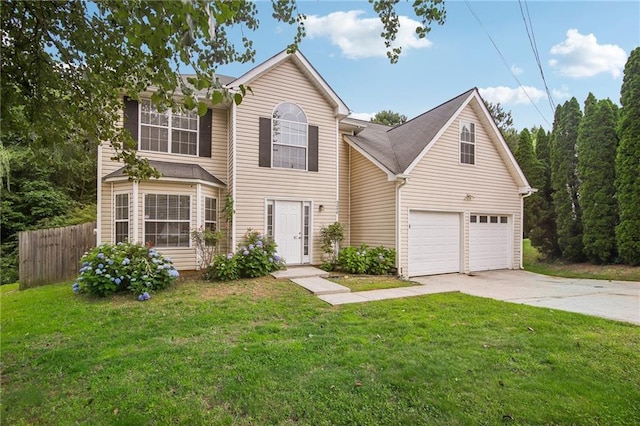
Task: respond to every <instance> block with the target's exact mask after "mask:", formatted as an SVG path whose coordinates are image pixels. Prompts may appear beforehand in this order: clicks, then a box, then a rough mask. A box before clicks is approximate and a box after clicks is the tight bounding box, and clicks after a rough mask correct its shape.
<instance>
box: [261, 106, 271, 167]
mask: <svg viewBox="0 0 640 426" xmlns="http://www.w3.org/2000/svg"><path fill="white" fill-rule="evenodd" d="M258 143H259V146H260V154H259V156H258V157H259V159H258V165H259V166H260V167H271V119H270V118H266V117H260V134H259V136H258Z"/></svg>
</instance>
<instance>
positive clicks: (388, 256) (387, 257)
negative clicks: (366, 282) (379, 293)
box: [367, 246, 396, 275]
mask: <svg viewBox="0 0 640 426" xmlns="http://www.w3.org/2000/svg"><path fill="white" fill-rule="evenodd" d="M367 258H368V261H367V265H368V270H367V273H368V274H370V275H384V274H388V273H389V271H391V269H392V268H393V267H394V264H395V262H396V251H395V250H394V249H388V248H386V247H383V246H380V247H375V248H372V249H370V250H368V251H367Z"/></svg>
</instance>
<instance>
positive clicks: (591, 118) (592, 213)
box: [578, 93, 618, 263]
mask: <svg viewBox="0 0 640 426" xmlns="http://www.w3.org/2000/svg"><path fill="white" fill-rule="evenodd" d="M616 121H617V117H616V111H615V109H614V107H613V103H612V102H611V101H610V100H608V99H607V100H601V101H595V97H594V96H593V94H591V93H589V96H588V97H587V101H585V106H584V117H583V118H582V121H581V123H580V131H579V134H578V177H579V180H580V206H581V207H582V226H583V234H582V242H583V244H584V254H585V256H586V257H587V258H588V259H589V260H590V261H591V262H594V263H609V262H611V261H613V260H614V259H615V257H616V239H615V228H616V225H617V224H618V205H617V201H616V189H615V184H614V181H615V158H616V148H617V146H618V138H617V136H616Z"/></svg>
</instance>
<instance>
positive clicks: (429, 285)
mask: <svg viewBox="0 0 640 426" xmlns="http://www.w3.org/2000/svg"><path fill="white" fill-rule="evenodd" d="M272 275H273V276H274V277H276V278H288V279H290V280H291V281H293V282H295V283H296V284H298V285H301V286H302V287H304V288H306V289H307V290H309V291H310V292H311V293H313V294H315V295H317V296H318V297H319V298H320V299H322V300H324V301H325V302H327V303H329V304H331V305H343V304H348V303H362V302H372V301H376V300H385V299H398V298H403V297H411V296H422V295H425V294H435V293H446V292H462V293H465V294H469V295H472V296H479V297H488V298H491V299H496V300H502V301H505V302H511V303H521V304H525V305H531V306H538V307H545V308H550V309H558V310H561V311H569V312H577V313H582V314H586V315H592V316H597V317H602V318H607V319H613V320H618V321H625V322H629V323H633V324H638V325H640V282H629V281H606V280H588V279H576V278H559V277H550V276H546V275H539V274H534V273H531V272H526V271H519V270H515V271H514V270H506V271H486V272H479V273H475V274H473V275H464V274H446V275H433V276H427V277H417V278H413V281H415V282H416V283H418V285H416V286H412V287H400V288H390V289H384V290H370V291H359V292H354V293H351V292H350V290H349V289H348V288H347V287H344V286H341V285H338V284H336V283H334V282H331V281H329V280H327V279H325V278H323V277H326V276H328V273H327V272H325V271H323V270H321V269H318V268H314V267H306V266H305V267H292V268H289V269H287V270H285V271H277V272H275V273H273V274H272Z"/></svg>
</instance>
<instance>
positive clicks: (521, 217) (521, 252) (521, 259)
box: [520, 188, 538, 269]
mask: <svg viewBox="0 0 640 426" xmlns="http://www.w3.org/2000/svg"><path fill="white" fill-rule="evenodd" d="M536 192H538V190H537V189H536V188H528V189H527V192H526V193H522V194H520V269H524V255H523V251H524V250H522V234H523V232H524V199H525V198H527V197H529V196H531V195H533V194H534V193H536Z"/></svg>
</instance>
